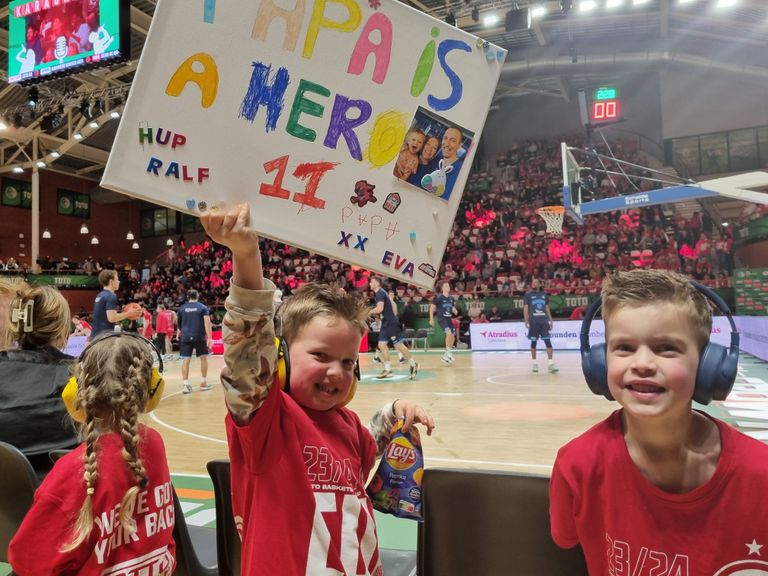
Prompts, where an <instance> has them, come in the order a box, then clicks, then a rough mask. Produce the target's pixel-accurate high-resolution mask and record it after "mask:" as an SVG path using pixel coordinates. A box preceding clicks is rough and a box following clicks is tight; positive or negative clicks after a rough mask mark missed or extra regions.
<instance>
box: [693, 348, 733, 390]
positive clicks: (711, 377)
mask: <svg viewBox="0 0 768 576" xmlns="http://www.w3.org/2000/svg"><path fill="white" fill-rule="evenodd" d="M727 354H728V351H727V350H726V348H725V347H724V346H721V345H720V344H714V343H712V342H710V343H709V344H707V345H706V346H704V350H702V352H701V358H699V368H698V370H697V371H696V388H695V389H694V391H693V399H694V400H695V401H696V402H698V403H699V404H709V403H710V402H712V399H713V398H715V396H716V395H718V396H719V395H722V393H723V391H724V392H725V396H727V395H728V392H730V391H731V388H732V387H733V380H735V377H736V374H735V372H734V373H733V378H732V379H730V380H729V378H728V375H726V374H725V373H724V372H725V371H724V367H725V364H726V356H727Z"/></svg>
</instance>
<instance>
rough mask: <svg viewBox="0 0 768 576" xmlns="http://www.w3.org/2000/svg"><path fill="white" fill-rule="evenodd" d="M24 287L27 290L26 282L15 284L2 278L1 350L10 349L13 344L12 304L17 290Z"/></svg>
mask: <svg viewBox="0 0 768 576" xmlns="http://www.w3.org/2000/svg"><path fill="white" fill-rule="evenodd" d="M22 286H23V287H25V288H26V286H27V285H26V284H25V283H24V282H20V283H15V282H10V281H8V280H5V279H4V278H0V350H5V349H7V348H10V347H11V345H12V344H13V337H12V336H11V331H10V323H11V311H10V304H11V301H12V300H13V298H14V297H15V296H16V290H18V289H19V288H20V287H22Z"/></svg>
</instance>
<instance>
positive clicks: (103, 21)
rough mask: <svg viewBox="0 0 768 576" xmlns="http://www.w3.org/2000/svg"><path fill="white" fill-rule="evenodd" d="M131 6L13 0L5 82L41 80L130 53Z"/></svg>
mask: <svg viewBox="0 0 768 576" xmlns="http://www.w3.org/2000/svg"><path fill="white" fill-rule="evenodd" d="M129 10H130V6H129V0H11V3H10V5H9V14H8V82H20V83H24V84H27V83H32V82H41V81H45V80H50V79H52V78H57V77H61V76H65V75H69V74H73V73H77V72H80V71H82V70H83V69H84V68H92V67H96V66H103V65H104V64H106V63H110V62H115V61H120V60H123V59H127V58H129V57H130V49H131V45H130V42H131V41H130V30H131V29H130V12H129Z"/></svg>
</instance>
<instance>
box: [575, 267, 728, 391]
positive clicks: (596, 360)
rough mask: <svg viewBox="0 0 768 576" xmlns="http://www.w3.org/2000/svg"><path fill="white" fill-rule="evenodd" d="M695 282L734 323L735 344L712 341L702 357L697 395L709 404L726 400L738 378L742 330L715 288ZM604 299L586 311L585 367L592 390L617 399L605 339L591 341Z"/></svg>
mask: <svg viewBox="0 0 768 576" xmlns="http://www.w3.org/2000/svg"><path fill="white" fill-rule="evenodd" d="M691 286H693V287H694V288H696V290H698V291H699V292H701V293H702V294H703V295H704V296H706V297H707V298H708V299H709V300H710V301H711V302H712V303H714V304H715V306H717V308H718V310H720V311H721V312H722V313H723V314H724V315H725V316H726V317H727V318H728V322H729V323H730V325H731V345H730V346H729V347H728V348H726V347H725V346H722V345H720V344H715V343H714V342H709V343H707V345H706V346H705V347H704V349H703V350H702V351H701V356H700V358H699V368H698V371H697V372H696V387H695V389H694V392H693V399H694V400H695V401H696V402H698V403H699V404H709V403H710V402H712V400H725V399H726V398H727V397H728V394H730V392H731V389H732V388H733V383H734V382H735V381H736V370H737V368H738V364H739V333H738V332H737V330H736V324H735V323H734V322H733V318H732V317H731V311H730V309H729V308H728V304H726V303H725V301H724V300H723V299H722V298H720V296H718V294H717V293H716V292H715V291H714V290H711V289H710V288H707V287H706V286H702V285H701V284H699V283H698V282H693V281H691ZM602 303H603V301H602V299H601V298H600V297H598V298H597V299H596V300H595V301H594V302H592V304H590V305H589V308H587V311H586V312H585V313H584V321H583V323H582V325H581V370H582V372H583V373H584V378H585V379H586V380H587V385H588V386H589V389H590V390H592V392H594V393H595V394H597V395H599V396H605V397H606V398H607V399H608V400H614V397H613V395H612V394H611V391H610V390H609V389H608V366H607V362H606V354H605V343H601V344H595V345H593V346H590V344H589V328H590V326H591V325H592V320H593V319H594V317H595V315H596V314H597V311H598V309H599V308H600V306H601V305H602Z"/></svg>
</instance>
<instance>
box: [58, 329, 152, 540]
mask: <svg viewBox="0 0 768 576" xmlns="http://www.w3.org/2000/svg"><path fill="white" fill-rule="evenodd" d="M152 361H153V358H152V353H151V351H150V348H149V346H148V345H146V344H145V343H143V342H142V339H141V337H140V336H136V335H131V334H122V335H119V334H118V335H116V334H114V333H108V334H105V335H103V336H101V337H99V338H96V340H94V341H93V342H91V344H89V345H88V346H87V347H86V349H85V350H83V353H82V354H81V355H80V359H79V361H78V362H76V363H75V365H74V367H73V375H74V376H75V377H76V378H77V382H78V386H77V398H76V400H75V408H77V409H82V410H83V412H84V413H85V421H84V422H83V425H82V429H81V433H82V436H83V438H84V442H85V453H84V456H83V480H84V481H85V488H86V496H85V501H84V502H83V506H82V508H81V509H80V514H79V516H78V517H77V520H76V521H75V525H74V534H73V537H72V540H71V541H70V542H69V543H68V544H66V545H64V546H63V547H62V548H61V551H62V552H69V551H71V550H74V549H76V548H77V547H78V546H80V545H81V544H82V543H83V542H85V541H86V540H87V539H88V536H89V535H90V533H91V530H92V529H93V524H94V522H93V493H94V492H95V490H96V487H97V485H98V480H99V468H98V459H97V451H98V439H99V436H100V435H101V434H102V433H104V431H105V429H107V430H108V431H110V432H115V433H117V434H119V435H120V437H121V439H122V441H123V451H122V455H123V459H124V460H125V464H126V466H127V467H128V469H129V470H130V472H131V475H132V476H133V478H134V480H135V482H136V483H135V485H133V486H131V487H130V488H129V489H128V490H127V491H126V493H125V495H124V496H123V499H122V502H121V504H120V516H119V518H118V521H119V522H120V525H121V526H122V527H123V529H124V530H126V532H127V533H128V534H134V533H135V532H136V521H135V520H134V519H133V511H134V507H135V504H136V498H137V496H138V494H139V490H140V489H142V488H144V487H145V486H146V483H147V478H146V472H145V470H144V464H143V463H142V460H141V456H140V454H139V440H140V437H139V415H140V413H141V412H142V411H143V408H144V406H145V405H146V403H147V396H148V393H149V392H148V390H149V385H150V382H151V379H152Z"/></svg>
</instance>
